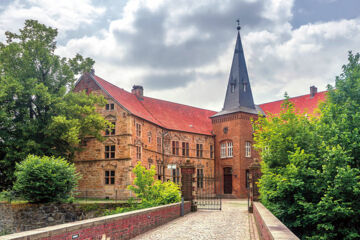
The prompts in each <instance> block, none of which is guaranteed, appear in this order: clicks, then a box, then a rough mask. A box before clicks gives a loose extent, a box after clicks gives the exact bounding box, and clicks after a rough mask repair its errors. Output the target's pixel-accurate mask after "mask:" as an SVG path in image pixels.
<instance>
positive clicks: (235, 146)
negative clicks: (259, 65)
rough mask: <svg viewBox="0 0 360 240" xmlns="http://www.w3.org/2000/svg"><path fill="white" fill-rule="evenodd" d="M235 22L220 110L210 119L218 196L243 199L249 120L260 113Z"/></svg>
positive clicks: (249, 142)
mask: <svg viewBox="0 0 360 240" xmlns="http://www.w3.org/2000/svg"><path fill="white" fill-rule="evenodd" d="M240 29H241V28H240V25H239V21H238V26H237V30H238V32H237V38H236V44H235V50H234V56H233V61H232V65H231V70H230V76H229V80H228V83H227V89H226V95H225V101H224V107H223V109H222V110H221V111H220V112H218V113H216V114H215V115H213V116H212V117H211V119H212V124H213V132H214V134H215V173H216V178H217V181H216V182H217V183H216V184H217V186H216V191H217V194H221V195H223V194H224V195H226V196H229V197H237V198H245V197H246V196H247V187H248V185H249V182H248V175H249V166H250V164H251V163H252V162H253V159H255V158H257V157H258V156H257V153H256V152H255V151H254V150H253V147H252V145H253V128H252V124H251V120H252V119H257V117H258V114H259V113H262V110H261V108H259V107H258V106H256V105H255V104H254V99H253V96H252V91H251V86H250V81H249V76H248V72H247V67H246V62H245V56H244V50H243V47H242V42H241V37H240Z"/></svg>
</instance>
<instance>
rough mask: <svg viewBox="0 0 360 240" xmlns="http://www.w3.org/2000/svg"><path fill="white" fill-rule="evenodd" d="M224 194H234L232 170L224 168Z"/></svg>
mask: <svg viewBox="0 0 360 240" xmlns="http://www.w3.org/2000/svg"><path fill="white" fill-rule="evenodd" d="M224 194H232V168H230V167H227V168H224Z"/></svg>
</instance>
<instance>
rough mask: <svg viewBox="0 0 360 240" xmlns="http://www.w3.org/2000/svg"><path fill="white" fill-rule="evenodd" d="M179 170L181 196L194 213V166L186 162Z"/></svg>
mask: <svg viewBox="0 0 360 240" xmlns="http://www.w3.org/2000/svg"><path fill="white" fill-rule="evenodd" d="M180 168H181V195H182V196H183V198H184V200H185V201H191V210H192V211H196V205H195V201H194V200H195V166H194V165H193V164H191V163H190V161H189V160H188V161H186V163H185V164H183V165H181V166H180Z"/></svg>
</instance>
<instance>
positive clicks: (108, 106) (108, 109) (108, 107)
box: [105, 103, 115, 111]
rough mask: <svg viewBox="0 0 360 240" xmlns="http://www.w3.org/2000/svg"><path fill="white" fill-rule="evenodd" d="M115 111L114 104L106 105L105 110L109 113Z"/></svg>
mask: <svg viewBox="0 0 360 240" xmlns="http://www.w3.org/2000/svg"><path fill="white" fill-rule="evenodd" d="M114 109H115V105H114V103H107V104H106V105H105V110H107V111H112V110H114Z"/></svg>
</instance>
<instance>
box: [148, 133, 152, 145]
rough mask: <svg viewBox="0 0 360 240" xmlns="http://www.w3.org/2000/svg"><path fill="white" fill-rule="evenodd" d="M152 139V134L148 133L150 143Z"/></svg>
mask: <svg viewBox="0 0 360 240" xmlns="http://www.w3.org/2000/svg"><path fill="white" fill-rule="evenodd" d="M151 139H152V133H151V132H148V142H149V143H151Z"/></svg>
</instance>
